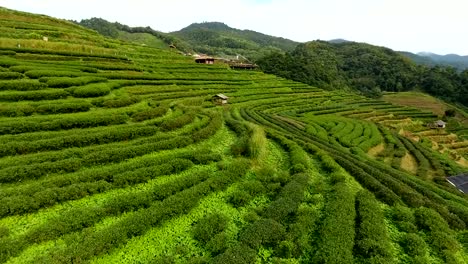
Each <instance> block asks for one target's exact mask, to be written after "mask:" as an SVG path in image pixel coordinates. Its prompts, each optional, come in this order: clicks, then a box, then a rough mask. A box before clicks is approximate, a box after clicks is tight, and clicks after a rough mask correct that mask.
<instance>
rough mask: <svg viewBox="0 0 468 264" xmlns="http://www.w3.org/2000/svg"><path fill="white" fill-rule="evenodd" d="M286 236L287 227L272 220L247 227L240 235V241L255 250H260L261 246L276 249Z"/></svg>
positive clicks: (263, 220) (260, 221) (265, 220)
mask: <svg viewBox="0 0 468 264" xmlns="http://www.w3.org/2000/svg"><path fill="white" fill-rule="evenodd" d="M285 234H286V230H285V227H284V226H283V225H281V224H280V223H278V222H276V221H275V220H272V219H262V220H259V221H256V222H254V223H252V224H250V225H249V226H247V227H246V228H245V230H243V231H242V232H241V233H240V235H239V241H240V242H242V243H244V244H246V245H249V246H250V247H251V248H254V249H259V248H260V246H264V247H276V246H277V245H278V244H279V243H280V242H281V240H283V239H284V235H285Z"/></svg>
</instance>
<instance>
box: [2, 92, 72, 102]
mask: <svg viewBox="0 0 468 264" xmlns="http://www.w3.org/2000/svg"><path fill="white" fill-rule="evenodd" d="M68 95H69V93H68V92H66V91H64V90H39V91H25V92H13V91H11V92H10V91H8V92H3V93H0V101H12V102H18V101H41V100H56V99H64V98H67V97H68Z"/></svg>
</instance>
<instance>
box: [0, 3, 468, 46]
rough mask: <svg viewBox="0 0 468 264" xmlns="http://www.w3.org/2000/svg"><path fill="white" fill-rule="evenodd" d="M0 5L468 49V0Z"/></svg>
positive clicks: (171, 24)
mask: <svg viewBox="0 0 468 264" xmlns="http://www.w3.org/2000/svg"><path fill="white" fill-rule="evenodd" d="M0 6H4V7H7V8H12V9H17V10H21V11H27V12H32V13H40V14H46V15H50V16H53V17H58V18H65V19H74V20H81V19H84V18H91V17H101V18H104V19H107V20H109V21H112V22H113V21H118V22H120V23H123V24H127V25H130V26H151V27H152V28H153V29H156V30H160V31H163V32H169V31H175V30H179V29H181V28H183V27H185V26H188V25H189V24H191V23H193V22H204V21H219V22H224V23H226V24H228V25H229V26H231V27H235V28H239V29H251V30H255V31H259V32H262V33H265V34H269V35H274V36H281V37H285V38H289V39H292V40H296V41H301V42H304V41H310V40H316V39H322V40H329V39H335V38H344V39H348V40H353V41H358V42H367V43H370V44H374V45H379V46H386V47H389V48H392V49H395V50H405V51H411V52H419V51H430V52H435V53H439V54H447V53H457V54H461V55H468V15H466V10H468V3H467V2H466V1H465V0H443V1H442V0H440V1H439V0H437V1H434V0H429V1H427V0H426V1H423V0H354V1H350V0H348V1H345V0H197V1H194V0H164V1H163V0H156V1H155V0H131V1H130V0H114V1H96V0H0Z"/></svg>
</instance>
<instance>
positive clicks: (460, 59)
mask: <svg viewBox="0 0 468 264" xmlns="http://www.w3.org/2000/svg"><path fill="white" fill-rule="evenodd" d="M400 53H401V54H403V55H404V56H406V57H408V58H410V59H412V60H413V61H414V62H415V63H417V64H420V65H426V66H437V65H439V66H449V67H454V68H456V69H458V70H460V71H462V70H466V69H468V56H460V55H457V54H447V55H438V54H434V53H430V52H420V53H418V54H414V53H411V52H400Z"/></svg>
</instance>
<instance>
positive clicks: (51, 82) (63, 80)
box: [40, 76, 107, 88]
mask: <svg viewBox="0 0 468 264" xmlns="http://www.w3.org/2000/svg"><path fill="white" fill-rule="evenodd" d="M40 81H41V79H40ZM105 81H107V79H106V78H102V77H94V76H83V77H76V78H71V77H52V78H47V79H46V80H45V83H46V84H47V86H49V87H51V88H67V87H71V86H82V85H86V84H90V83H98V82H105Z"/></svg>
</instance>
